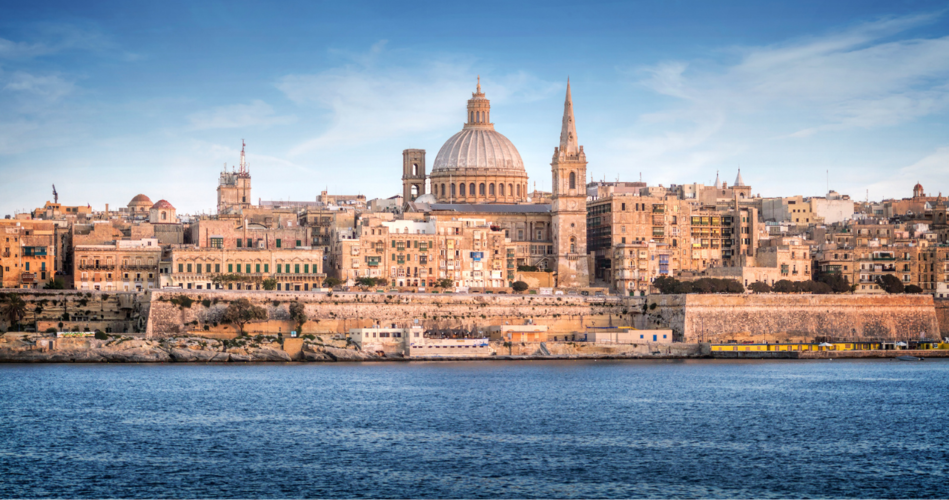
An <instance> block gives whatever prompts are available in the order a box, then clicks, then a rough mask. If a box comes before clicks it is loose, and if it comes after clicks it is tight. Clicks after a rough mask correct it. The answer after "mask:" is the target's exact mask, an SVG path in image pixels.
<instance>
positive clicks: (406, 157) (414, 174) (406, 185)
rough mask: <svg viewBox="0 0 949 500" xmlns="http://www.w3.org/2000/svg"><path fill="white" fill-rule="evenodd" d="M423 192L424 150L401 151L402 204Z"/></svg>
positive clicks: (413, 199)
mask: <svg viewBox="0 0 949 500" xmlns="http://www.w3.org/2000/svg"><path fill="white" fill-rule="evenodd" d="M423 194H425V150H424V149H405V150H403V151H402V204H403V205H404V204H406V203H409V202H412V201H415V199H416V198H418V197H419V196H422V195H423Z"/></svg>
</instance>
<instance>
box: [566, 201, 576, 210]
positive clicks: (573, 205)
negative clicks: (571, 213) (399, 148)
mask: <svg viewBox="0 0 949 500" xmlns="http://www.w3.org/2000/svg"><path fill="white" fill-rule="evenodd" d="M567 208H569V209H570V210H576V209H577V202H576V200H570V201H569V202H568V203H567Z"/></svg>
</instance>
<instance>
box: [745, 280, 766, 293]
mask: <svg viewBox="0 0 949 500" xmlns="http://www.w3.org/2000/svg"><path fill="white" fill-rule="evenodd" d="M748 289H749V290H751V291H752V292H753V293H770V292H771V285H769V284H767V283H765V282H763V281H755V282H754V283H752V284H750V285H748Z"/></svg>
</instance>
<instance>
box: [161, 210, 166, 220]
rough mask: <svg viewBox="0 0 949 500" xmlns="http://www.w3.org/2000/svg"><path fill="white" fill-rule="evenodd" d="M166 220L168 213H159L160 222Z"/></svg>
mask: <svg viewBox="0 0 949 500" xmlns="http://www.w3.org/2000/svg"><path fill="white" fill-rule="evenodd" d="M167 219H168V212H162V213H161V220H167Z"/></svg>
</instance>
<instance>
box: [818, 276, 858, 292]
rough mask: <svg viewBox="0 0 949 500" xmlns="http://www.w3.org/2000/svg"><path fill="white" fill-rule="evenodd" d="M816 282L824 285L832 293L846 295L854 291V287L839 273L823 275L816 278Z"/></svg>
mask: <svg viewBox="0 0 949 500" xmlns="http://www.w3.org/2000/svg"><path fill="white" fill-rule="evenodd" d="M817 281H819V282H821V283H826V284H827V285H829V286H830V289H831V290H832V291H833V292H834V293H848V292H852V291H854V288H856V285H851V284H850V283H848V282H847V279H846V278H844V277H843V275H842V274H840V273H824V274H821V275H820V276H818V277H817Z"/></svg>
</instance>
